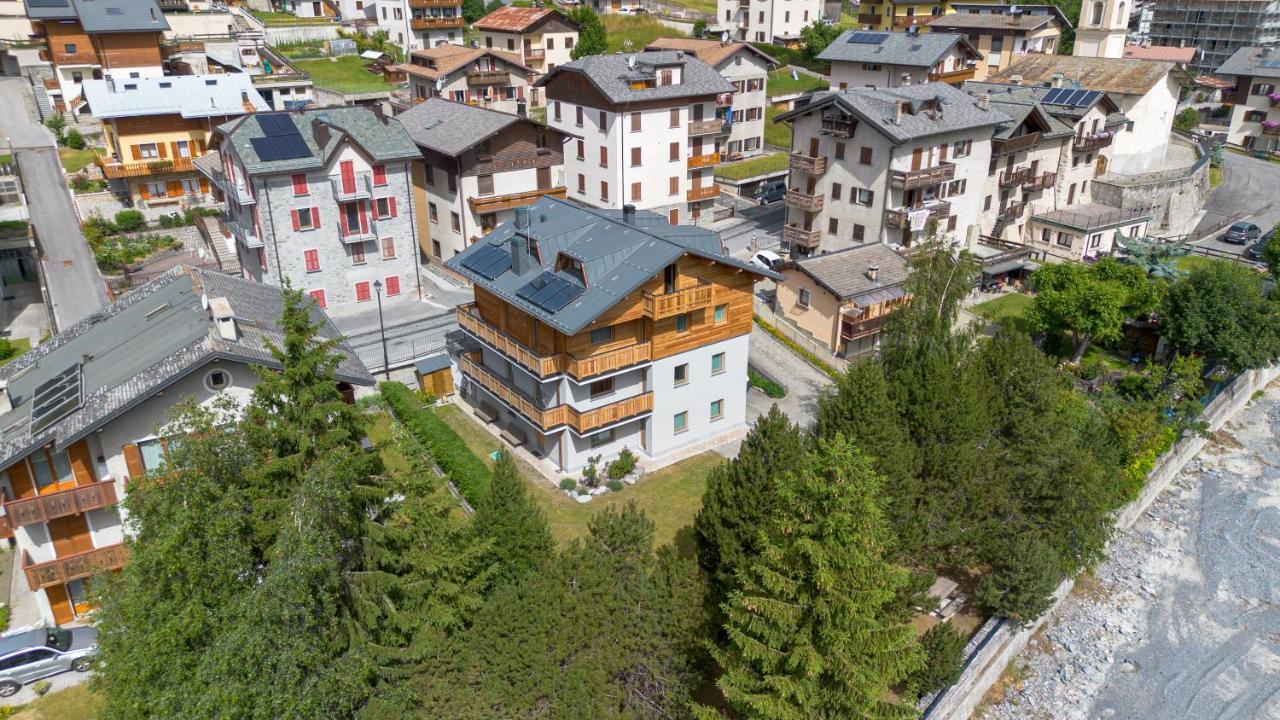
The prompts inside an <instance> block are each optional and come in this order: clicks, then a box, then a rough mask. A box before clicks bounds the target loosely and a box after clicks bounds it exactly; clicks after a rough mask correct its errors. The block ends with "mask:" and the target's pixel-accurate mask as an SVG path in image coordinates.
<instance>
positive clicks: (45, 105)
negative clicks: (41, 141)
mask: <svg viewBox="0 0 1280 720" xmlns="http://www.w3.org/2000/svg"><path fill="white" fill-rule="evenodd" d="M29 77H30V79H31V85H30V86H29V87H28V88H23V93H22V94H23V100H24V101H25V100H26V99H27V96H28V94H30V95H31V96H32V97H33V98H34V100H35V102H34V103H30V102H28V103H26V106H27V116H28V117H30V118H31V120H32V122H37V123H39V122H43V121H44V120H47V119H48V118H51V117H53V103H52V102H50V100H49V91H48V90H46V89H45V87H44V78H43V77H40V76H39V75H38V74H37V73H31V75H30V76H29ZM33 105H34V107H35V110H36V113H37V114H38V115H39V117H31V109H32V107H33Z"/></svg>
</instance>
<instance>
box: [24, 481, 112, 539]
mask: <svg viewBox="0 0 1280 720" xmlns="http://www.w3.org/2000/svg"><path fill="white" fill-rule="evenodd" d="M115 504H116V483H115V481H114V480H104V481H102V482H95V483H91V484H89V485H81V486H79V487H74V488H70V489H68V490H60V491H58V492H54V493H48V494H45V495H37V496H36V497H31V498H24V499H22V500H10V501H9V502H6V503H5V504H4V517H3V519H2V521H0V524H7V526H8V527H9V528H18V527H22V526H24V525H35V524H37V523H43V522H49V521H50V520H56V519H57V518H60V517H67V516H68V515H79V514H81V513H85V512H88V511H90V510H97V509H98V508H104V507H107V506H109V505H115Z"/></svg>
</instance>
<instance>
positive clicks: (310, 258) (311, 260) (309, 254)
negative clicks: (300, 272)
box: [302, 250, 320, 272]
mask: <svg viewBox="0 0 1280 720" xmlns="http://www.w3.org/2000/svg"><path fill="white" fill-rule="evenodd" d="M302 255H303V257H305V258H306V261H307V272H316V271H317V270H319V269H320V253H319V252H317V251H315V250H307V251H305V252H303V253H302Z"/></svg>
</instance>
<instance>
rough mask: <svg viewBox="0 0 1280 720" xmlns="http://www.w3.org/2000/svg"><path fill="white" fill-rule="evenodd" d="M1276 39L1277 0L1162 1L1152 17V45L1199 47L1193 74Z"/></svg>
mask: <svg viewBox="0 0 1280 720" xmlns="http://www.w3.org/2000/svg"><path fill="white" fill-rule="evenodd" d="M1278 41H1280V0H1167V1H1166V0H1161V2H1157V3H1155V8H1154V14H1153V17H1152V19H1151V33H1150V42H1151V44H1153V45H1167V46H1172V47H1195V48H1198V49H1199V50H1200V56H1199V57H1198V58H1196V60H1195V62H1193V63H1192V65H1191V71H1192V73H1193V74H1196V75H1207V74H1211V73H1213V72H1214V71H1216V70H1217V69H1218V68H1219V67H1221V66H1222V65H1223V64H1224V63H1226V62H1227V60H1229V59H1230V58H1231V56H1232V55H1234V54H1235V53H1236V51H1238V50H1239V49H1240V48H1242V47H1262V46H1265V45H1274V44H1275V43H1276V42H1278Z"/></svg>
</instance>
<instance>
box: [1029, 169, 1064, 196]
mask: <svg viewBox="0 0 1280 720" xmlns="http://www.w3.org/2000/svg"><path fill="white" fill-rule="evenodd" d="M1057 181H1058V173H1056V172H1043V173H1040V174H1039V175H1036V176H1034V177H1029V178H1027V179H1026V180H1025V181H1024V182H1023V183H1022V191H1023V192H1035V191H1037V190H1048V189H1049V188H1051V187H1053V184H1054V183H1055V182H1057Z"/></svg>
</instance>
